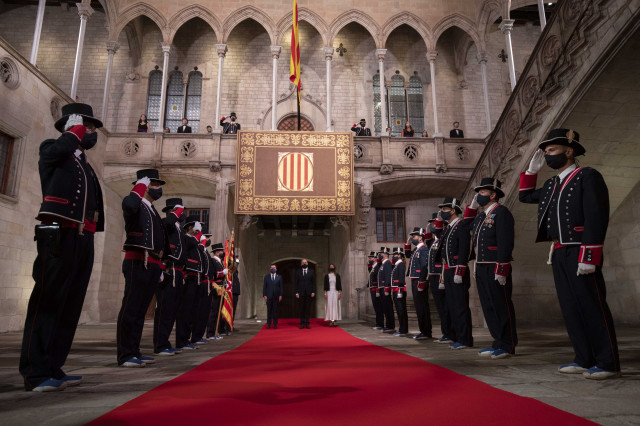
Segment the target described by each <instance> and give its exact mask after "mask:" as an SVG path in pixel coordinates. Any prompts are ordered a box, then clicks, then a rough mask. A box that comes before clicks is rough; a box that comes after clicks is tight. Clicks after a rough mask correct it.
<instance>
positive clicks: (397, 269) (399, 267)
mask: <svg viewBox="0 0 640 426" xmlns="http://www.w3.org/2000/svg"><path fill="white" fill-rule="evenodd" d="M406 270H407V267H406V266H405V264H404V261H402V262H399V263H397V264H396V265H394V267H393V270H392V271H391V287H393V288H394V291H398V290H397V289H398V288H400V289H401V288H403V287H404V286H405V281H404V275H405V272H406Z"/></svg>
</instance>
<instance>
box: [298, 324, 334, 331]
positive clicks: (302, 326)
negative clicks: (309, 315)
mask: <svg viewBox="0 0 640 426" xmlns="http://www.w3.org/2000/svg"><path fill="white" fill-rule="evenodd" d="M329 327H331V326H329ZM303 328H304V324H300V330H302V329H303Z"/></svg>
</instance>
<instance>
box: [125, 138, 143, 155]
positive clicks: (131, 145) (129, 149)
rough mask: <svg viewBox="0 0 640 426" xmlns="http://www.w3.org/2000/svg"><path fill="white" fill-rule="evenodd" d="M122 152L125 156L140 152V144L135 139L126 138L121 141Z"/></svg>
mask: <svg viewBox="0 0 640 426" xmlns="http://www.w3.org/2000/svg"><path fill="white" fill-rule="evenodd" d="M122 152H123V153H124V155H126V156H127V157H133V156H135V155H137V154H138V153H139V152H140V144H139V143H138V141H137V140H135V139H127V140H125V141H124V142H123V143H122Z"/></svg>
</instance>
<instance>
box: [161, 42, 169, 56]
mask: <svg viewBox="0 0 640 426" xmlns="http://www.w3.org/2000/svg"><path fill="white" fill-rule="evenodd" d="M169 52H171V44H170V43H162V53H164V54H165V55H168V54H169Z"/></svg>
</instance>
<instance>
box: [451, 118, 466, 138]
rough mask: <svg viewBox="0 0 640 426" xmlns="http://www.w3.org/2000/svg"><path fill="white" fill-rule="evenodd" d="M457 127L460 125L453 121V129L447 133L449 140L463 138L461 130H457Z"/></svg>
mask: <svg viewBox="0 0 640 426" xmlns="http://www.w3.org/2000/svg"><path fill="white" fill-rule="evenodd" d="M458 127H460V123H459V122H457V121H454V122H453V129H451V131H450V132H449V137H450V138H451V139H454V138H464V132H463V131H462V129H459V128H458Z"/></svg>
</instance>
